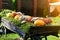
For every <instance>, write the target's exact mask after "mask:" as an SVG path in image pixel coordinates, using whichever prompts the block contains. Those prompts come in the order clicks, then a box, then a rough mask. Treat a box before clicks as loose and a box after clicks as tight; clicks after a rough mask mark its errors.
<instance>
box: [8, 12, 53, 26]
mask: <svg viewBox="0 0 60 40" xmlns="http://www.w3.org/2000/svg"><path fill="white" fill-rule="evenodd" d="M7 17H10V18H14V19H16V20H21V21H26V22H32V23H34V25H35V26H44V25H45V24H50V23H51V22H52V20H51V19H50V18H43V17H32V16H29V15H23V14H22V13H21V12H15V11H12V13H8V14H7Z"/></svg>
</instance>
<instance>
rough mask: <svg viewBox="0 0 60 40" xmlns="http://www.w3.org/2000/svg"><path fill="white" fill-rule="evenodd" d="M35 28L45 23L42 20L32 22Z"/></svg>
mask: <svg viewBox="0 0 60 40" xmlns="http://www.w3.org/2000/svg"><path fill="white" fill-rule="evenodd" d="M34 25H35V26H44V25H45V22H44V21H43V20H36V21H34Z"/></svg>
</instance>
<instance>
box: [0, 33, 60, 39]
mask: <svg viewBox="0 0 60 40" xmlns="http://www.w3.org/2000/svg"><path fill="white" fill-rule="evenodd" d="M58 35H59V38H58V37H55V36H52V35H50V36H48V37H47V39H48V40H60V34H58ZM18 38H19V36H18V34H14V33H12V34H7V36H5V35H2V36H0V40H17V39H18ZM42 40H45V38H43V39H42Z"/></svg>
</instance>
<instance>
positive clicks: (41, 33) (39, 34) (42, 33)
mask: <svg viewBox="0 0 60 40" xmlns="http://www.w3.org/2000/svg"><path fill="white" fill-rule="evenodd" d="M1 22H2V26H3V27H4V28H7V29H9V30H10V31H13V32H15V33H17V34H18V35H19V36H20V37H22V38H23V39H24V40H27V39H28V38H30V39H31V40H42V38H43V37H45V40H47V36H48V35H54V36H56V37H59V36H58V31H59V30H60V26H44V27H38V26H36V27H35V26H30V29H29V34H28V33H25V32H23V31H22V30H20V29H19V27H16V26H14V25H13V24H12V23H11V22H9V21H8V20H6V19H4V18H1ZM5 34H6V31H5Z"/></svg>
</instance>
